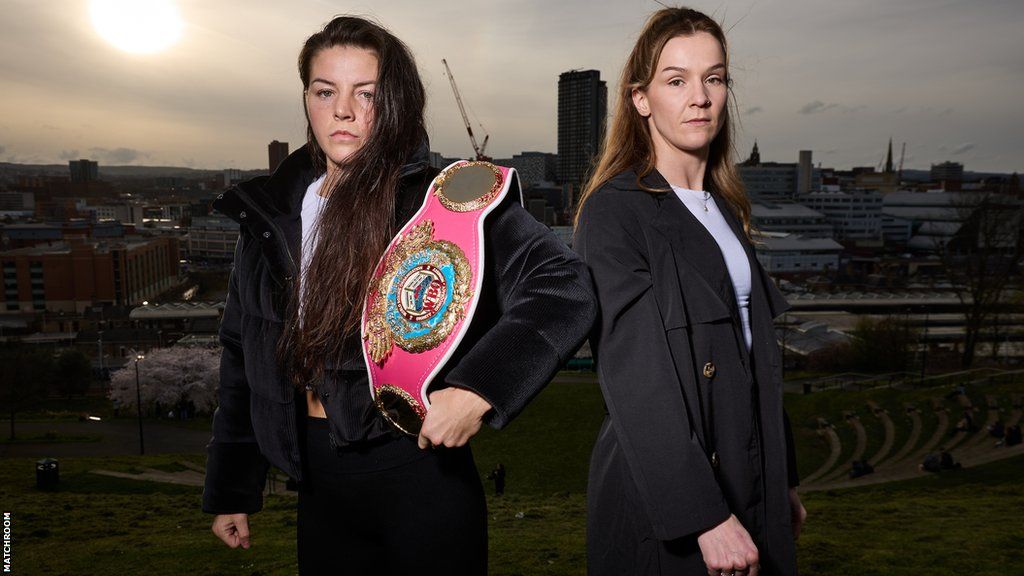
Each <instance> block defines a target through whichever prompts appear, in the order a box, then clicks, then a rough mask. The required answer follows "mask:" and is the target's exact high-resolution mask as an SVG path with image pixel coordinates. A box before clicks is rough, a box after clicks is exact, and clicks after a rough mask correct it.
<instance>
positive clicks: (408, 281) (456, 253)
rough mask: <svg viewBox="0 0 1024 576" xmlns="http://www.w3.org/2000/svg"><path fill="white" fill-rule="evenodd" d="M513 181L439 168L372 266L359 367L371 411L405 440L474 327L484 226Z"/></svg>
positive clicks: (490, 173) (507, 176)
mask: <svg viewBox="0 0 1024 576" xmlns="http://www.w3.org/2000/svg"><path fill="white" fill-rule="evenodd" d="M514 176H515V171H514V170H513V169H511V168H504V167H501V166H495V165H494V164H491V163H490V162H466V161H460V162H456V163H454V164H452V165H451V166H449V167H447V168H445V169H444V171H442V172H441V173H440V174H438V175H437V177H436V178H434V181H433V182H432V183H431V185H430V188H429V189H428V190H427V195H426V198H425V199H424V200H423V205H422V206H420V209H419V210H418V211H417V212H416V214H415V215H414V216H413V217H412V218H411V219H410V220H409V222H408V223H407V224H406V225H405V226H404V227H402V229H401V231H399V233H398V234H397V235H396V236H395V237H394V238H393V239H392V240H391V243H390V244H388V248H387V250H385V252H384V255H383V256H382V257H381V259H380V262H379V263H378V264H377V268H376V271H375V272H374V275H373V279H372V280H371V281H370V286H369V289H368V290H367V297H366V301H365V302H364V304H363V318H362V336H363V359H364V361H365V362H366V368H367V372H368V374H369V381H370V395H371V396H372V397H373V400H374V404H376V406H377V408H378V409H379V410H380V412H381V414H383V416H384V418H385V419H386V420H387V421H388V422H390V423H391V424H392V425H394V426H395V427H396V428H398V429H399V430H401V431H402V432H404V433H406V434H409V435H411V436H415V435H417V434H419V430H420V427H421V426H422V424H423V418H424V417H425V416H426V413H427V409H428V408H429V407H430V402H429V401H428V400H427V387H428V386H429V385H430V383H431V381H432V380H433V378H434V377H435V376H436V375H437V374H438V372H440V371H441V369H442V368H443V367H444V365H445V363H446V362H447V361H448V359H449V358H451V356H452V354H453V353H454V352H455V349H456V348H457V347H458V345H459V343H460V342H461V341H462V337H463V335H465V333H466V330H467V329H468V328H469V324H470V321H471V320H472V319H473V313H474V312H475V311H476V306H477V302H478V301H479V296H480V287H481V285H482V284H483V271H484V219H485V218H486V217H487V214H489V213H490V212H491V211H492V210H493V209H494V208H495V207H496V206H498V205H499V204H501V202H502V200H504V198H505V196H506V195H507V194H508V191H509V185H510V183H511V181H512V180H513V178H514ZM515 193H516V194H518V193H519V191H518V190H516V192H515Z"/></svg>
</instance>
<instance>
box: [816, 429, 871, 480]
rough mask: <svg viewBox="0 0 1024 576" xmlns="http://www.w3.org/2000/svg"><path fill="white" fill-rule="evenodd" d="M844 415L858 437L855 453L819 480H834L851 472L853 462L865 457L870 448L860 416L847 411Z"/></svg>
mask: <svg viewBox="0 0 1024 576" xmlns="http://www.w3.org/2000/svg"><path fill="white" fill-rule="evenodd" d="M844 416H845V419H846V422H847V424H849V425H850V426H852V427H853V432H854V434H855V435H856V438H857V443H856V444H855V445H854V448H853V455H851V456H850V459H849V460H847V461H846V462H844V463H843V465H842V466H839V467H838V468H836V469H835V470H833V471H832V472H830V473H828V474H826V475H825V476H824V477H823V478H822V479H820V480H818V481H819V482H833V481H835V480H836V479H838V478H841V477H843V476H845V475H847V474H849V472H850V469H851V468H852V467H853V463H854V462H856V461H858V460H863V459H864V452H866V451H867V448H868V434H867V431H866V430H864V425H863V424H861V422H860V417H859V416H857V414H855V413H853V412H847V413H846V414H844Z"/></svg>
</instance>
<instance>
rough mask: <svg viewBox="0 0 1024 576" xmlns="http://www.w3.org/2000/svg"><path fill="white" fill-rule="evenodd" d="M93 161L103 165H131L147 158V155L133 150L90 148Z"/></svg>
mask: <svg viewBox="0 0 1024 576" xmlns="http://www.w3.org/2000/svg"><path fill="white" fill-rule="evenodd" d="M89 153H90V154H91V155H92V157H93V159H96V160H98V161H100V162H102V163H104V164H131V163H132V162H135V161H136V160H139V159H140V158H148V157H149V154H146V153H145V152H142V151H140V150H136V149H134V148H114V149H110V148H90V149H89Z"/></svg>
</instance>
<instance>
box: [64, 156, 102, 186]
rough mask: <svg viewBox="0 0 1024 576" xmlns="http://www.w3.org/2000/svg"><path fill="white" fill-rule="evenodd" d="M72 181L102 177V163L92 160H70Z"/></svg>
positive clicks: (91, 180) (86, 180) (87, 180)
mask: <svg viewBox="0 0 1024 576" xmlns="http://www.w3.org/2000/svg"><path fill="white" fill-rule="evenodd" d="M68 168H69V169H70V170H71V181H72V182H93V181H96V180H99V178H100V163H99V162H94V161H92V160H85V159H82V160H71V161H69V162H68Z"/></svg>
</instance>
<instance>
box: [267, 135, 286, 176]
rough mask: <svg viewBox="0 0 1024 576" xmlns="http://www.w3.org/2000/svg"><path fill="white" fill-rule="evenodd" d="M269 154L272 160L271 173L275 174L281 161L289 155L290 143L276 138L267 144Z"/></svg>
mask: <svg viewBox="0 0 1024 576" xmlns="http://www.w3.org/2000/svg"><path fill="white" fill-rule="evenodd" d="M267 156H268V157H269V160H270V173H271V174H273V173H274V170H277V167H278V166H280V165H281V162H284V159H285V158H287V157H288V143H287V142H278V141H277V140H274V141H273V142H271V143H270V144H268V145H267Z"/></svg>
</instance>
